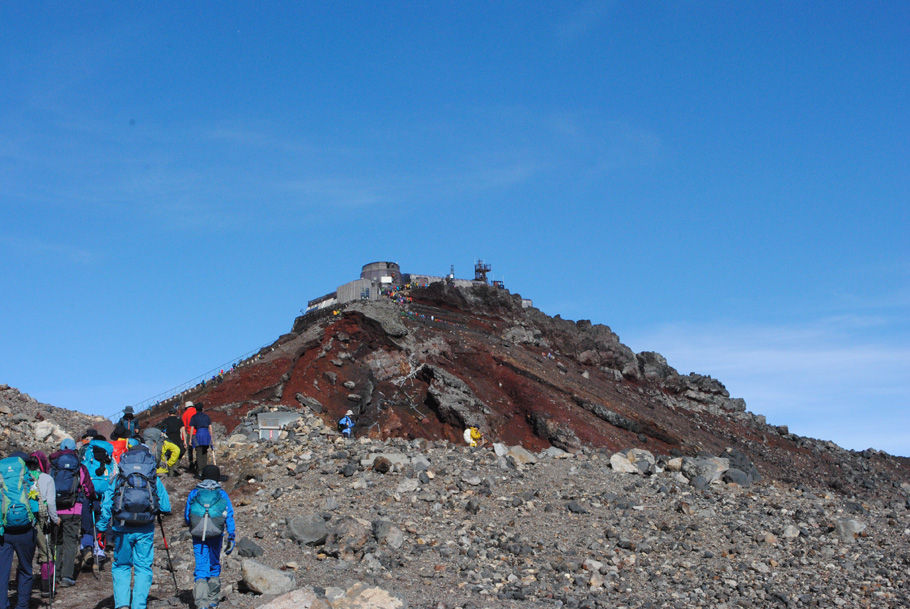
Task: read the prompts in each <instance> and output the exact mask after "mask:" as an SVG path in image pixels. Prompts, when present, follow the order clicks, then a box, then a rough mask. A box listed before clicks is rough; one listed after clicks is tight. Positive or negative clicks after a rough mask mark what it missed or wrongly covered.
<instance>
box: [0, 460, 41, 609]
mask: <svg viewBox="0 0 910 609" xmlns="http://www.w3.org/2000/svg"><path fill="white" fill-rule="evenodd" d="M23 456H25V453H13V454H12V455H10V456H9V457H7V458H6V459H3V460H0V499H2V502H0V584H2V587H3V592H2V594H0V609H9V586H7V584H8V583H9V573H10V570H11V569H12V568H13V554H15V555H16V557H17V558H18V559H19V567H18V569H17V570H16V589H17V591H18V598H17V599H16V609H28V606H29V600H30V599H31V595H32V559H33V558H34V556H35V516H34V514H33V513H32V510H31V507H30V505H29V501H28V490H29V488H30V487H31V484H32V483H31V480H32V478H31V476H29V473H28V469H27V468H26V466H25V461H24V460H23V459H22V457H23Z"/></svg>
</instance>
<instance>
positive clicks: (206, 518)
mask: <svg viewBox="0 0 910 609" xmlns="http://www.w3.org/2000/svg"><path fill="white" fill-rule="evenodd" d="M227 507H228V502H227V497H226V496H225V495H224V493H222V492H221V488H219V487H215V488H199V487H196V494H195V495H193V500H192V502H191V503H190V535H192V536H193V537H199V538H201V539H202V541H205V539H206V537H217V536H219V535H221V534H223V533H224V523H225V521H226V520H227Z"/></svg>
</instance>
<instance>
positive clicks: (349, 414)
mask: <svg viewBox="0 0 910 609" xmlns="http://www.w3.org/2000/svg"><path fill="white" fill-rule="evenodd" d="M352 414H354V411H353V410H349V411H347V412H346V413H344V416H346V417H349V416H351V415H352Z"/></svg>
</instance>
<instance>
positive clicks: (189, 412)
mask: <svg viewBox="0 0 910 609" xmlns="http://www.w3.org/2000/svg"><path fill="white" fill-rule="evenodd" d="M195 415H196V407H195V406H193V403H192V402H190V401H187V402H186V404H184V405H183V414H182V415H180V421H181V422H182V423H183V427H181V428H180V441H181V442H182V443H183V445H184V446H185V447H186V458H187V463H186V467H187V470H188V471H191V472H193V473H194V474H195V473H196V472H197V471H198V470H197V469H196V460H195V458H194V456H195V455H194V451H193V446H194V444H193V442H194V440H195V438H194V437H193V427H192V426H191V425H190V421H191V420H192V418H193V417H194V416H195Z"/></svg>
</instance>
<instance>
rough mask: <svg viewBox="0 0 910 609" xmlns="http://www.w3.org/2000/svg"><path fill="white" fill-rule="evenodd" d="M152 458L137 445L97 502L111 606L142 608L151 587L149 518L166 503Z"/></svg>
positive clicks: (152, 533) (152, 522)
mask: <svg viewBox="0 0 910 609" xmlns="http://www.w3.org/2000/svg"><path fill="white" fill-rule="evenodd" d="M156 461H157V460H156V459H155V457H154V456H153V455H152V453H151V452H150V451H149V447H148V446H146V445H145V444H139V445H137V446H135V447H133V448H131V449H130V450H128V451H127V452H125V453H124V454H123V455H122V456H121V457H120V466H119V467H120V469H119V472H118V473H117V476H116V477H115V478H114V479H113V481H112V483H111V485H110V486H109V487H108V489H107V491H105V493H104V498H103V499H102V501H101V518H99V519H98V522H97V523H96V525H97V527H98V530H99V531H102V532H103V531H110V532H109V539H110V541H111V543H112V544H113V546H114V562H113V565H112V566H111V577H112V578H113V582H114V607H116V608H117V609H124V608H132V609H145V607H146V603H147V602H148V594H149V589H150V588H151V586H152V562H153V560H154V558H155V547H154V541H155V518H156V517H157V516H158V514H168V513H170V511H171V502H170V499H169V498H168V495H167V489H165V488H164V484H162V483H161V479H160V478H158V476H157V475H156V474H155V463H156ZM131 578H133V579H134V580H135V581H134V583H133V586H132V603H131V602H130V579H131Z"/></svg>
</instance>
